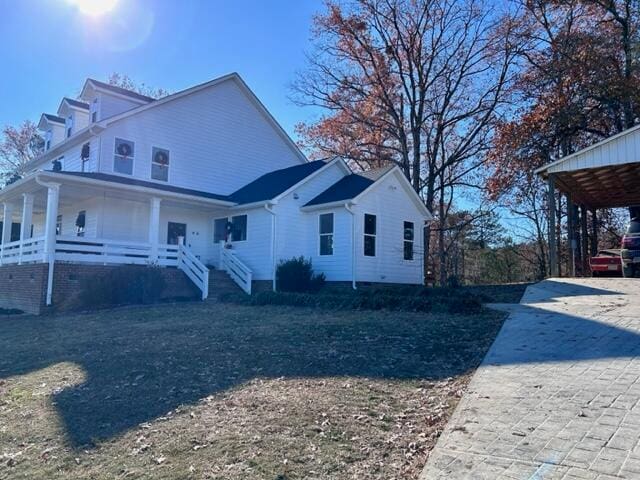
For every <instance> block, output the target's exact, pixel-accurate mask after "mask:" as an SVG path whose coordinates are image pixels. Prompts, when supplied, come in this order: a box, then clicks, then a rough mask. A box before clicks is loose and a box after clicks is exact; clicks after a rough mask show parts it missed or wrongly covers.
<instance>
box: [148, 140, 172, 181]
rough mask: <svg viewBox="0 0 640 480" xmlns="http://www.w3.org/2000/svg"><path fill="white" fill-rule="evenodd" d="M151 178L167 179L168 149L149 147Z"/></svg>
mask: <svg viewBox="0 0 640 480" xmlns="http://www.w3.org/2000/svg"><path fill="white" fill-rule="evenodd" d="M151 178H153V179H154V180H162V181H163V182H166V181H168V180H169V150H165V149H163V148H157V147H153V148H152V149H151Z"/></svg>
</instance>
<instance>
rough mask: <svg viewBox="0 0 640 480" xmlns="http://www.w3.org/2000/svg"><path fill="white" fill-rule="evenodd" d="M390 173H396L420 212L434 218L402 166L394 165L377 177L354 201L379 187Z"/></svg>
mask: <svg viewBox="0 0 640 480" xmlns="http://www.w3.org/2000/svg"><path fill="white" fill-rule="evenodd" d="M390 175H395V177H396V178H397V179H398V180H399V181H400V185H401V186H402V187H403V189H404V191H405V192H406V193H407V195H408V196H409V198H410V199H411V201H412V202H413V203H414V205H415V206H416V207H417V208H418V210H420V212H421V213H422V215H423V217H424V218H425V219H426V220H433V215H431V212H429V209H428V208H427V207H426V205H425V204H424V202H423V201H422V198H420V195H418V194H417V193H416V191H415V190H414V189H413V186H412V185H411V184H410V183H409V180H407V177H405V176H404V173H402V171H401V170H400V167H398V166H397V165H396V166H394V167H393V168H392V169H391V170H389V171H388V172H387V173H385V174H384V175H382V176H381V177H380V178H379V179H377V180H376V181H375V182H373V183H372V184H371V185H369V186H368V187H367V188H365V189H364V190H363V191H362V192H360V193H359V194H358V195H356V196H355V197H354V198H353V201H354V202H357V201H358V200H359V199H360V198H362V197H363V196H365V195H366V194H367V193H369V192H370V191H371V190H373V189H374V188H376V187H378V186H379V185H380V184H381V183H382V180H384V179H385V178H387V177H388V176H390Z"/></svg>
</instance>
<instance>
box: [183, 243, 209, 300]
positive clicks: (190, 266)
mask: <svg viewBox="0 0 640 480" xmlns="http://www.w3.org/2000/svg"><path fill="white" fill-rule="evenodd" d="M178 268H179V269H180V270H182V271H183V272H184V273H186V274H187V277H189V278H190V279H191V281H192V282H193V283H195V284H196V285H197V286H198V288H199V289H200V290H201V291H202V300H206V298H207V297H208V296H209V269H208V268H207V267H206V266H205V264H204V263H202V262H201V261H200V260H198V258H197V257H196V256H195V255H194V254H193V253H191V252H190V251H189V249H188V248H187V247H185V246H184V245H180V246H179V249H178Z"/></svg>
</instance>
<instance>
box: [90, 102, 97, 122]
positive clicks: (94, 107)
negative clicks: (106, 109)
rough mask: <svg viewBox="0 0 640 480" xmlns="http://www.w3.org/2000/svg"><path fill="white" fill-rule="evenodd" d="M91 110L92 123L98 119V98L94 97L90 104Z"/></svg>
mask: <svg viewBox="0 0 640 480" xmlns="http://www.w3.org/2000/svg"><path fill="white" fill-rule="evenodd" d="M89 110H90V113H91V123H95V122H97V121H98V99H97V98H94V99H93V101H92V102H91V105H90V106H89Z"/></svg>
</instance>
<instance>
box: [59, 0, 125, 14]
mask: <svg viewBox="0 0 640 480" xmlns="http://www.w3.org/2000/svg"><path fill="white" fill-rule="evenodd" d="M68 1H69V2H70V3H71V4H73V5H75V6H76V7H77V8H78V10H80V12H81V13H83V14H85V15H89V16H91V17H99V16H100V15H104V14H105V13H109V12H110V11H111V10H113V9H114V8H115V6H116V5H117V3H118V0H68Z"/></svg>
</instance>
